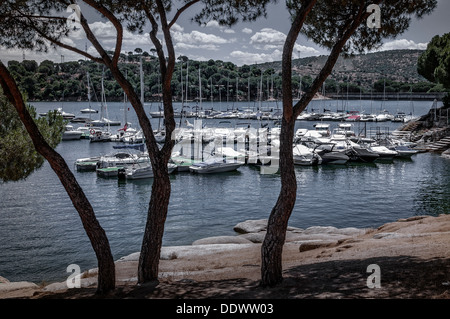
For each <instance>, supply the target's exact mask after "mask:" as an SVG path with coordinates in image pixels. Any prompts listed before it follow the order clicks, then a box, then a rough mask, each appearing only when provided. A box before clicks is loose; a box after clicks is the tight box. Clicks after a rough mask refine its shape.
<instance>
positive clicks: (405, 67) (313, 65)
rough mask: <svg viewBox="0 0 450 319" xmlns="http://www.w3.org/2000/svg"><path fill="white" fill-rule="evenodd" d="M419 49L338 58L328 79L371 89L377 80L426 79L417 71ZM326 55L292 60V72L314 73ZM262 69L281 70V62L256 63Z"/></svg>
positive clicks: (419, 80) (415, 80)
mask: <svg viewBox="0 0 450 319" xmlns="http://www.w3.org/2000/svg"><path fill="white" fill-rule="evenodd" d="M422 52H423V51H421V50H392V51H383V52H375V53H368V54H361V55H355V56H352V57H348V58H344V57H340V58H339V60H338V61H337V63H336V65H335V67H334V70H333V73H332V74H331V76H330V79H333V80H335V81H338V82H341V81H342V82H351V83H357V84H359V85H360V86H362V87H363V88H366V89H367V88H371V87H373V85H374V83H375V82H376V81H378V80H380V79H389V80H391V81H396V82H404V83H418V82H423V81H426V80H425V78H423V77H422V76H421V75H419V73H418V72H417V60H418V58H419V56H420V55H421V54H422ZM326 59H327V56H318V57H307V58H301V59H295V60H293V63H292V64H293V71H294V74H301V75H303V76H305V75H310V76H312V77H314V76H316V75H317V74H318V73H319V71H320V69H321V68H322V66H323V65H324V64H325V61H326ZM259 67H261V68H263V69H269V68H273V69H275V70H276V72H280V71H281V61H277V62H270V63H264V64H260V65H259Z"/></svg>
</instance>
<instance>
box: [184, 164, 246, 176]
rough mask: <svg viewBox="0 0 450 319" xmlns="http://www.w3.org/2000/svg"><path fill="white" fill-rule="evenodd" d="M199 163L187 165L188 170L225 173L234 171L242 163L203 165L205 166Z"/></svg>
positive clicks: (198, 172)
mask: <svg viewBox="0 0 450 319" xmlns="http://www.w3.org/2000/svg"><path fill="white" fill-rule="evenodd" d="M200 164H201V163H200ZM200 164H195V165H191V166H189V171H191V172H192V173H197V174H211V173H225V172H231V171H235V170H237V169H238V168H239V167H241V166H242V163H222V164H220V165H205V166H203V165H200Z"/></svg>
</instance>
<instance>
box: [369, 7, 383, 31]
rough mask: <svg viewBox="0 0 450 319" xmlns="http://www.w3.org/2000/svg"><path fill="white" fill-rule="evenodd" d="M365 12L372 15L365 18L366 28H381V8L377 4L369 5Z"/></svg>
mask: <svg viewBox="0 0 450 319" xmlns="http://www.w3.org/2000/svg"><path fill="white" fill-rule="evenodd" d="M367 12H368V13H372V14H371V15H370V16H369V17H368V18H367V27H368V28H370V29H375V28H376V29H380V28H381V8H380V6H379V5H377V4H371V5H369V6H368V7H367Z"/></svg>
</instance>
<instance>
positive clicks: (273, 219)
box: [261, 0, 368, 286]
mask: <svg viewBox="0 0 450 319" xmlns="http://www.w3.org/2000/svg"><path fill="white" fill-rule="evenodd" d="M315 3H316V1H315V0H310V1H308V2H307V3H305V4H303V5H302V8H301V10H300V11H299V12H298V14H297V15H296V16H295V19H294V21H293V23H292V25H291V28H290V30H289V33H288V35H287V37H286V41H285V44H284V47H283V57H282V74H283V79H282V81H283V120H282V123H281V134H280V174H281V191H280V195H279V196H278V200H277V203H276V204H275V206H274V208H273V209H272V212H271V214H270V217H269V223H268V226H267V233H266V236H265V238H264V242H263V245H262V247H261V285H262V286H274V285H276V284H278V283H280V282H281V281H282V280H283V276H282V252H283V245H284V242H285V237H286V230H287V225H288V221H289V218H290V216H291V213H292V210H293V209H294V205H295V200H296V197H297V181H296V177H295V170H294V159H293V138H294V128H295V119H296V118H297V116H298V115H299V114H300V113H301V112H302V111H303V110H304V109H305V108H306V106H307V105H308V104H309V103H310V102H311V100H312V99H313V97H314V94H315V93H316V92H317V91H318V90H319V88H320V87H321V86H322V84H323V83H324V82H325V80H326V78H327V77H328V76H329V75H330V73H331V71H332V70H333V67H334V65H335V64H336V61H337V59H338V58H339V54H340V52H341V51H342V48H343V47H344V45H345V44H346V42H347V40H348V39H349V38H350V36H351V35H352V34H353V33H354V32H355V30H356V28H357V27H358V26H359V25H360V23H361V21H364V19H366V18H367V17H368V13H365V14H364V12H365V11H364V9H365V6H364V4H361V6H360V8H359V12H358V14H357V15H356V16H355V18H354V19H353V20H350V21H348V22H347V26H346V28H345V30H344V31H345V32H343V33H342V35H341V37H340V38H339V39H337V42H336V44H335V45H334V46H333V49H332V50H331V53H330V55H329V56H328V58H327V61H326V63H325V65H324V66H323V68H322V70H321V71H320V73H319V75H318V76H317V77H316V78H315V80H314V81H313V84H312V86H311V89H310V90H309V92H307V93H305V94H304V95H303V96H302V98H301V99H300V101H298V102H297V104H296V105H295V106H293V99H292V50H293V48H294V45H295V41H296V40H297V37H298V34H299V32H300V30H301V28H302V26H303V23H304V21H305V19H306V16H307V15H308V14H309V12H310V11H311V10H312V8H313V6H314V5H315Z"/></svg>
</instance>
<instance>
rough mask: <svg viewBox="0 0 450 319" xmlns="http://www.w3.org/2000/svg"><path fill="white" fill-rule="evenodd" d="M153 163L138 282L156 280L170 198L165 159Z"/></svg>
mask: <svg viewBox="0 0 450 319" xmlns="http://www.w3.org/2000/svg"><path fill="white" fill-rule="evenodd" d="M155 164H156V165H155ZM155 164H153V165H154V166H153V167H154V172H155V176H154V179H153V185H152V194H151V199H150V204H149V208H148V213H147V223H146V225H145V231H144V237H143V240H142V247H141V254H140V257H139V267H138V282H139V283H144V282H152V281H157V280H158V272H159V258H160V254H161V247H162V238H163V235H164V224H165V221H166V217H167V211H168V206H169V199H170V190H171V185H170V180H169V174H168V171H167V163H165V161H159V162H158V163H155Z"/></svg>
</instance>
